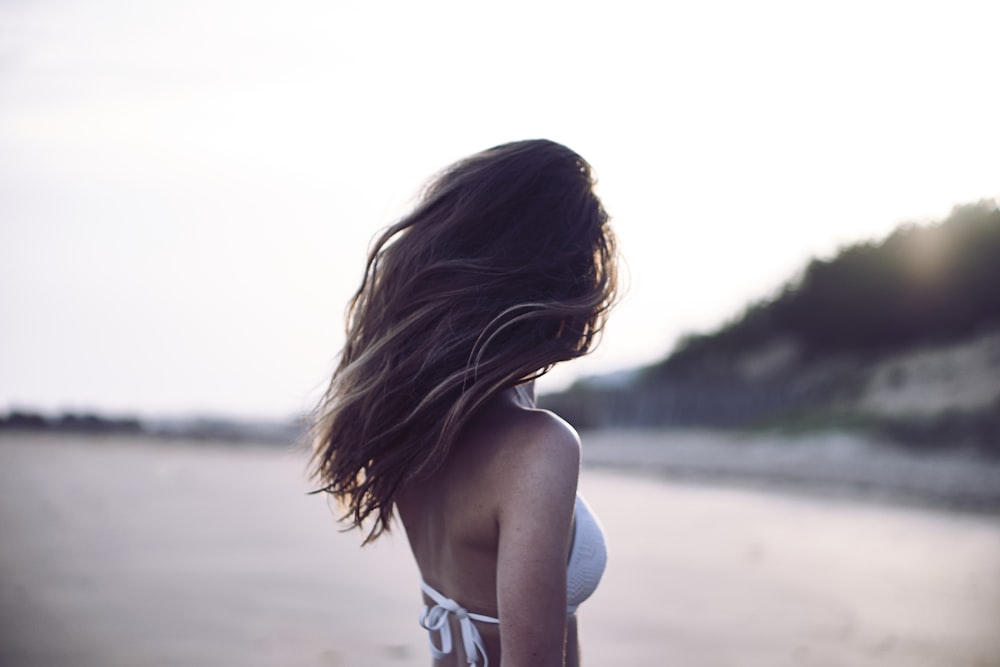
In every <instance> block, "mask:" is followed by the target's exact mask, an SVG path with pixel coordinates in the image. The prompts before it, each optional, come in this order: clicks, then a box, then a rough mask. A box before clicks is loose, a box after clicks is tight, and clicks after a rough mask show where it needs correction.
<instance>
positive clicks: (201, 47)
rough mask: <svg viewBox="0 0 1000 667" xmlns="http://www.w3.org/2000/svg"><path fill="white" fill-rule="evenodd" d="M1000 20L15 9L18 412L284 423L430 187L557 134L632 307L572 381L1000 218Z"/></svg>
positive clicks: (965, 14) (576, 8)
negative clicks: (812, 282) (496, 153)
mask: <svg viewBox="0 0 1000 667" xmlns="http://www.w3.org/2000/svg"><path fill="white" fill-rule="evenodd" d="M998 28H1000V3H996V2H964V3H963V2H936V3H920V2H873V1H871V0H868V1H865V2H843V1H841V2H837V3H832V2H831V3H806V2H777V3H776V2H767V1H764V2H753V3H749V2H688V3H654V2H614V3H611V2H603V3H587V2H580V1H579V0H576V1H572V2H540V1H538V0H535V1H534V2H504V3H488V4H487V3H477V2H468V1H463V2H402V1H401V2H345V1H343V0H335V1H331V0H293V1H285V2H280V3H278V2H254V1H251V0H219V1H212V0H197V1H187V0H170V1H169V2H168V1H165V0H164V1H160V0H143V1H141V2H136V1H134V0H90V1H89V2H82V1H81V2H71V1H66V0H30V1H28V0H23V1H17V0H5V1H0V318H2V319H0V410H3V409H5V408H6V409H10V408H18V407H22V408H36V409H43V410H56V409H100V410H105V411H110V412H139V413H142V414H148V415H157V414H178V413H185V412H192V411H193V412H199V413H222V414H234V415H240V416H258V417H277V416H286V415H290V414H294V413H297V412H300V411H302V410H304V409H306V408H307V407H308V406H309V405H310V404H311V402H312V401H313V400H314V399H315V397H316V396H317V392H318V391H319V389H320V387H321V386H322V385H323V383H324V382H325V381H326V378H327V375H328V373H329V371H330V369H331V367H332V362H333V359H334V355H335V353H336V351H337V349H338V348H339V346H340V344H341V342H342V326H343V325H342V313H343V307H344V304H345V302H346V300H347V298H348V296H349V295H350V293H351V292H352V291H353V289H354V288H355V287H356V284H357V282H358V280H359V278H360V275H361V270H362V267H363V261H364V254H365V249H366V247H367V244H368V241H369V239H370V238H371V236H372V235H373V234H374V233H375V231H376V230H377V229H378V228H380V227H381V226H383V225H385V224H387V223H389V222H390V221H392V219H393V218H395V217H397V216H399V215H401V214H402V213H403V212H404V211H405V210H406V207H407V205H408V204H409V203H411V202H412V196H413V195H414V194H415V193H416V192H417V190H418V189H419V187H420V185H421V183H422V182H423V181H424V180H425V179H426V178H427V177H428V176H429V175H430V174H431V173H433V172H434V171H436V170H437V169H439V168H441V167H443V166H445V165H447V164H448V163H450V162H451V161H453V160H455V159H457V158H460V157H462V156H464V155H467V154H469V153H472V152H475V151H478V150H481V149H483V148H486V147H489V146H491V145H494V144H497V143H501V142H504V141H509V140H513V139H522V138H530V137H548V138H551V139H555V140H557V141H561V142H563V143H565V144H567V145H569V146H570V147H571V148H573V149H575V150H577V151H578V152H580V153H581V154H582V155H584V157H586V158H587V159H588V160H589V161H590V162H591V163H592V164H593V165H594V167H595V169H596V172H597V175H598V178H599V179H600V184H599V190H600V194H601V195H602V197H603V198H604V200H605V204H606V207H607V208H608V210H609V211H610V212H611V213H612V215H613V216H614V224H615V227H616V230H617V232H618V234H619V236H620V238H621V245H622V251H623V253H624V255H625V258H626V260H627V265H628V273H629V275H630V279H629V282H630V288H629V291H628V293H627V295H626V297H625V300H624V301H623V303H622V304H621V306H620V308H619V309H618V311H617V312H616V313H615V314H614V316H613V318H612V321H611V324H610V325H609V327H608V329H607V331H606V335H605V339H604V343H603V346H602V348H601V349H600V351H599V352H598V353H596V354H595V355H594V356H593V357H592V358H589V359H587V360H582V361H578V362H574V363H572V364H569V365H567V366H566V367H565V368H560V369H558V370H557V371H556V372H554V373H553V375H552V377H551V378H549V379H547V380H546V381H545V382H544V384H543V389H545V388H546V387H547V388H550V389H551V388H556V387H559V386H563V385H565V384H566V383H568V382H569V381H571V380H572V379H573V378H574V377H577V376H579V375H584V374H593V373H599V372H606V371H609V370H612V369H616V368H624V367H630V366H635V365H638V364H643V363H648V362H651V361H653V360H655V359H657V358H659V357H661V356H662V355H663V354H664V353H666V352H667V351H668V350H669V349H670V347H671V346H672V344H673V343H674V341H675V340H676V339H677V337H678V336H679V335H681V334H683V333H685V332H689V331H695V330H708V329H711V328H713V327H716V326H718V324H719V323H720V322H721V321H722V320H724V319H725V318H728V317H730V316H732V315H734V314H735V313H737V312H738V311H739V310H740V308H741V307H742V306H743V305H744V304H745V303H746V302H747V301H748V300H750V299H754V298H759V297H762V296H766V295H767V294H769V293H770V292H771V291H773V290H774V289H775V288H776V287H778V286H779V285H780V284H781V283H782V282H783V281H784V280H785V279H787V278H788V277H789V276H790V275H791V274H792V273H793V272H794V271H795V270H797V269H798V268H801V266H802V265H803V264H804V263H805V261H807V259H808V258H809V257H810V256H811V255H821V256H828V255H830V254H832V253H833V252H834V251H835V250H836V248H837V247H838V246H839V245H841V244H844V243H848V242H852V241H855V240H859V239H868V238H878V237H881V236H883V235H885V234H886V233H888V232H889V231H890V230H891V229H892V228H893V227H894V226H895V225H896V224H898V223H900V222H902V221H907V220H917V221H920V220H930V219H939V218H942V217H944V216H945V215H947V213H948V212H949V210H950V209H951V207H952V206H953V205H955V204H960V203H968V202H973V201H977V200H979V199H983V198H996V197H1000V160H998V159H997V156H998V155H1000V132H998V130H997V126H998V124H997V122H996V119H997V118H1000V84H998V78H997V51H996V35H997V34H998Z"/></svg>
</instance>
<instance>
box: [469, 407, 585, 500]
mask: <svg viewBox="0 0 1000 667" xmlns="http://www.w3.org/2000/svg"><path fill="white" fill-rule="evenodd" d="M481 427H482V428H483V429H484V430H485V432H486V433H488V436H487V437H488V438H489V440H491V441H492V446H491V447H490V449H491V450H492V452H491V456H490V459H491V462H490V466H489V467H490V468H491V473H492V474H491V476H496V477H498V478H499V479H498V480H497V481H500V482H501V484H502V486H503V487H504V488H506V489H507V491H508V492H510V491H511V490H512V488H513V489H516V488H518V487H521V488H523V487H524V486H525V485H527V486H533V485H534V484H536V483H537V482H538V481H544V483H545V485H546V486H549V487H553V490H555V488H558V487H562V488H563V489H565V490H566V491H571V492H572V493H573V494H574V495H575V491H576V482H577V478H578V476H579V470H580V437H579V435H578V434H577V432H576V430H575V429H574V428H573V427H572V426H570V425H569V424H568V423H567V422H566V421H565V420H563V419H562V418H560V417H559V416H558V415H556V414H554V413H552V412H549V411H548V410H540V409H537V408H529V407H524V406H521V405H517V404H515V403H508V404H506V405H500V406H496V408H495V409H493V410H491V414H490V415H489V416H488V419H487V420H484V422H482V423H481Z"/></svg>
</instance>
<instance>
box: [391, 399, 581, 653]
mask: <svg viewBox="0 0 1000 667" xmlns="http://www.w3.org/2000/svg"><path fill="white" fill-rule="evenodd" d="M579 460H580V449H579V439H578V437H577V436H576V433H575V432H574V431H573V429H572V428H571V427H570V426H569V425H568V424H566V423H565V422H563V421H562V420H561V419H559V418H558V417H556V416H555V415H553V414H551V413H549V412H546V411H543V410H536V409H533V408H531V407H529V406H527V405H525V404H524V402H523V401H522V400H520V399H519V398H518V395H517V393H516V392H515V391H514V390H510V391H505V392H502V393H501V394H500V395H498V396H497V397H496V398H494V399H493V400H492V401H491V402H490V403H489V404H487V406H486V407H484V408H483V409H482V410H481V411H480V412H479V413H478V414H477V415H476V416H475V417H474V418H473V419H472V421H471V422H470V423H469V425H468V427H467V428H466V429H465V430H464V431H463V433H462V436H461V437H460V438H459V439H458V440H457V441H456V443H455V446H454V448H453V450H452V451H451V453H450V454H449V457H448V459H447V461H446V462H445V464H444V465H443V466H442V468H441V469H440V470H438V471H437V472H436V473H435V474H434V475H433V476H431V477H430V478H428V479H426V480H421V481H420V482H418V483H415V484H412V485H411V486H409V487H408V488H406V489H405V490H404V491H403V492H402V493H401V494H400V495H399V496H398V499H397V502H396V508H397V511H398V514H399V517H400V519H401V520H402V523H403V526H404V527H405V529H406V534H407V538H408V539H409V543H410V548H411V549H412V551H413V555H414V558H415V559H416V562H417V566H418V568H419V569H420V573H421V576H422V577H423V579H424V581H425V582H426V583H427V584H429V585H430V586H431V587H433V588H435V589H436V590H437V591H439V592H440V593H442V594H443V595H445V596H446V597H448V598H451V599H453V600H455V601H456V602H457V603H458V604H460V605H461V606H462V607H464V608H465V609H466V610H468V611H469V612H473V613H476V614H483V615H486V616H492V617H494V618H499V619H501V623H500V625H494V624H490V623H477V628H478V630H479V633H480V635H481V636H482V639H483V643H484V645H485V647H486V651H487V654H488V655H489V657H490V658H491V660H490V663H491V664H493V665H496V664H499V657H500V655H501V652H503V654H504V665H513V664H518V662H517V661H518V660H523V661H524V664H532V665H543V664H555V665H562V664H564V662H563V658H562V654H563V650H564V646H565V639H564V637H565V634H566V621H567V616H566V591H565V577H566V570H565V566H566V561H567V558H568V555H569V548H570V535H571V525H572V514H573V503H574V498H575V495H576V482H577V478H578V475H579ZM498 582H499V585H498ZM418 590H419V588H418V586H417V582H414V591H415V593H416V591H418ZM424 602H425V604H427V605H429V606H432V605H433V604H434V602H433V601H432V600H431V599H430V598H427V597H425V600H424ZM505 612H507V613H505ZM449 622H450V623H451V624H452V636H453V637H456V638H457V637H460V628H459V626H458V621H457V619H455V618H453V617H452V618H450V619H449ZM501 639H502V641H501ZM456 644H461V642H460V641H458V642H456ZM461 652H462V651H461V649H460V648H459V649H457V650H455V651H453V652H452V653H451V654H450V655H448V656H445V657H444V658H442V659H441V660H440V661H439V662H438V663H437V664H439V665H452V664H454V665H460V664H465V663H464V660H463V658H464V656H462V655H460V654H461ZM557 654H558V655H557Z"/></svg>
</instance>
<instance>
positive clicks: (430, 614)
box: [420, 581, 500, 667]
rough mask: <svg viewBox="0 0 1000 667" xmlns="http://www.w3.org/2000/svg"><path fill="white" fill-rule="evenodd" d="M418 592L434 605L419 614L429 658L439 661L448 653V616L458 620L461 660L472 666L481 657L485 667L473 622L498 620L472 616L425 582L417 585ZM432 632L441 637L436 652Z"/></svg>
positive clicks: (487, 662) (480, 637) (449, 641)
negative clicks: (432, 657) (425, 633)
mask: <svg viewBox="0 0 1000 667" xmlns="http://www.w3.org/2000/svg"><path fill="white" fill-rule="evenodd" d="M420 588H421V590H423V592H424V593H426V594H427V597H429V598H430V599H432V600H434V602H435V603H436V604H435V605H434V606H433V607H430V608H428V607H427V606H426V605H424V609H423V611H421V612H420V626H421V627H422V628H424V629H425V630H427V643H428V644H430V647H431V655H433V656H434V659H435V660H439V659H441V658H443V657H444V656H446V655H448V654H449V653H451V650H452V645H451V624H450V623H449V622H448V614H454V615H455V617H456V618H458V625H459V628H461V632H462V648H463V649H465V659H466V660H467V661H468V663H469V665H471V666H475V665H477V664H478V662H479V656H480V655H481V656H483V667H489V665H490V659H489V658H488V657H487V655H486V645H485V644H484V643H483V638H482V635H480V634H479V630H478V629H477V628H476V626H475V624H473V621H479V622H481V623H499V622H500V619H498V618H493V617H492V616H483V615H482V614H473V613H471V612H469V611H468V610H467V609H466V608H465V607H463V606H462V605H460V604H458V603H457V602H455V601H454V600H452V599H451V598H447V597H445V596H444V595H442V594H441V593H439V592H438V591H436V590H435V589H434V588H432V587H431V586H429V585H428V584H427V583H426V582H423V581H421V582H420ZM435 632H437V633H438V634H440V635H441V646H440V648H439V647H438V646H436V645H435V644H434V633H435Z"/></svg>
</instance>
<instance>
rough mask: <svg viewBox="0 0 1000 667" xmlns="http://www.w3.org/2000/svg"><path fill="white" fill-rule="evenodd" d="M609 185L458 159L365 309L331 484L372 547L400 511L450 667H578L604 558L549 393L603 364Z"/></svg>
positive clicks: (377, 270) (371, 274)
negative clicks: (580, 608) (588, 606)
mask: <svg viewBox="0 0 1000 667" xmlns="http://www.w3.org/2000/svg"><path fill="white" fill-rule="evenodd" d="M593 185H594V181H593V178H592V176H591V169H590V166H589V165H588V164H587V162H586V161H584V160H583V158H581V157H580V156H579V155H577V154H576V153H574V152H573V151H571V150H569V149H568V148H566V147H565V146H562V145H560V144H557V143H554V142H551V141H546V140H533V141H521V142H514V143H510V144H504V145H501V146H497V147H495V148H491V149H489V150H486V151H483V152H481V153H478V154H476V155H473V156H472V157H469V158H467V159H465V160H462V161H460V162H458V163H457V164H455V165H453V166H451V167H450V168H448V169H446V170H445V171H444V172H443V173H441V174H440V175H439V176H438V177H437V178H435V179H434V180H433V181H432V182H431V183H430V185H429V186H428V187H427V189H426V191H425V193H424V196H423V197H422V200H421V202H420V203H419V205H418V206H417V208H416V210H414V211H413V212H412V213H411V214H410V215H408V216H407V217H405V218H403V219H402V220H401V221H400V222H398V223H396V224H395V225H393V226H391V227H389V228H388V229H387V230H386V231H385V232H384V233H383V234H382V235H381V236H380V237H379V238H378V239H377V241H376V242H375V245H374V248H373V249H372V251H371V253H370V255H369V257H368V264H367V268H366V271H365V276H364V280H363V282H362V284H361V287H360V288H359V289H358V291H357V293H356V294H355V295H354V298H353V299H352V301H351V303H350V307H349V309H348V325H347V342H346V344H345V346H344V349H343V352H342V356H341V359H340V363H339V365H338V367H337V369H336V371H335V372H334V374H333V379H332V381H331V383H330V387H329V389H328V390H327V392H326V394H325V396H324V398H323V400H322V401H321V402H320V405H319V407H318V409H317V414H316V420H315V427H314V434H313V435H314V443H315V449H314V454H313V459H312V464H313V473H314V476H315V478H316V479H317V480H318V481H319V483H320V484H321V485H322V489H321V490H323V491H327V492H329V493H331V494H333V495H334V496H335V497H336V498H337V499H338V501H340V502H341V503H342V505H343V506H344V507H345V508H346V510H347V512H346V514H345V515H344V517H343V519H344V520H347V521H348V522H350V523H351V524H352V525H353V526H354V527H358V528H361V527H362V526H365V525H367V526H369V528H368V532H367V537H366V538H365V540H364V542H365V543H367V542H370V541H372V540H374V539H376V538H378V537H379V536H380V535H381V534H382V533H384V532H387V531H388V530H389V528H390V525H391V522H392V517H393V509H394V508H395V510H396V511H397V513H398V517H399V519H400V520H401V521H402V524H403V527H404V528H405V530H406V535H407V538H408V540H409V544H410V547H411V549H412V551H413V555H414V558H415V559H416V562H417V566H418V567H419V570H420V573H421V576H422V577H423V582H422V589H423V592H424V604H425V607H424V611H423V613H422V614H421V616H420V623H421V625H422V626H423V627H424V628H425V629H427V631H428V633H429V637H430V644H431V653H432V655H433V657H434V659H435V664H436V665H459V664H469V665H476V664H482V665H489V664H493V665H497V664H503V665H504V667H517V666H518V665H531V666H533V667H538V666H547V665H560V666H561V665H576V664H578V653H577V652H578V644H577V638H576V615H575V611H576V605H577V604H579V602H580V601H581V600H582V599H583V598H585V597H587V596H588V595H589V594H590V592H592V590H593V589H594V587H596V585H597V580H598V579H599V578H600V575H601V572H602V571H603V568H604V558H605V551H604V542H603V536H602V535H601V532H600V529H599V527H598V525H597V523H596V521H595V520H594V519H593V516H592V515H591V514H590V511H589V509H588V508H587V506H586V504H585V503H583V502H582V500H579V499H578V498H577V495H576V486H577V478H578V475H579V465H580V443H579V439H578V437H577V435H576V432H575V431H574V430H573V429H572V428H571V427H570V426H569V425H568V424H566V423H565V422H563V421H562V420H561V419H559V418H558V417H556V416H555V415H553V414H552V413H550V412H547V411H544V410H538V409H536V408H535V404H534V394H533V384H532V383H533V380H534V379H535V378H537V377H539V376H541V375H543V374H544V373H546V372H547V371H548V370H550V369H551V368H552V366H553V365H555V364H556V363H558V362H560V361H565V360H568V359H573V358H575V357H579V356H582V355H584V354H586V353H587V352H588V351H589V350H590V349H591V347H592V345H593V343H594V342H595V337H596V336H597V334H598V333H599V332H600V330H601V328H602V326H603V324H604V318H605V315H606V313H607V311H608V309H609V307H610V306H611V304H612V303H613V301H614V297H615V287H616V268H615V261H616V254H615V241H614V236H613V235H612V233H611V230H610V228H609V227H608V216H607V214H606V213H605V212H604V209H603V207H602V206H601V203H600V201H599V200H598V198H597V197H596V195H595V194H594V191H593ZM414 588H416V586H414Z"/></svg>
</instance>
